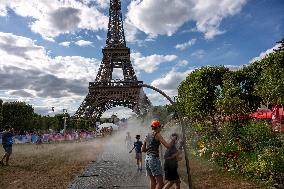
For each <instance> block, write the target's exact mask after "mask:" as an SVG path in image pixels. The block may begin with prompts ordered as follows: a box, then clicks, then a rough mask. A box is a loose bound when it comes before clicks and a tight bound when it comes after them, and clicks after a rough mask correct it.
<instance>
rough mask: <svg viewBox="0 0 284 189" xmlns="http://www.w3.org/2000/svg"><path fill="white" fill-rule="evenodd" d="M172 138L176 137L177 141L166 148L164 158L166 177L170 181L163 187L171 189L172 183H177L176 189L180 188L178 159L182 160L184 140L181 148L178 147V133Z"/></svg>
mask: <svg viewBox="0 0 284 189" xmlns="http://www.w3.org/2000/svg"><path fill="white" fill-rule="evenodd" d="M171 138H175V143H174V144H173V145H172V146H171V147H170V148H168V149H167V150H166V152H165V155H164V158H165V164H164V171H165V179H166V180H167V181H168V182H167V183H166V185H165V186H164V188H163V189H169V188H170V187H171V186H172V185H175V189H180V178H179V174H178V161H180V160H181V157H180V153H181V152H180V151H179V150H181V149H182V142H181V145H180V147H179V150H178V149H177V147H176V141H177V139H178V135H177V134H176V133H173V134H172V135H171Z"/></svg>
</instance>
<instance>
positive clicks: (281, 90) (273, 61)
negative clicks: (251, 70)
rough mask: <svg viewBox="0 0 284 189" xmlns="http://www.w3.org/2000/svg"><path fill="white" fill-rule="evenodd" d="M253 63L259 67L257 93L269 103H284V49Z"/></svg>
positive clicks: (255, 90) (255, 91) (255, 89)
mask: <svg viewBox="0 0 284 189" xmlns="http://www.w3.org/2000/svg"><path fill="white" fill-rule="evenodd" d="M253 65H257V66H258V67H259V70H260V71H259V73H258V75H259V80H258V82H257V84H256V86H255V87H254V93H255V95H257V96H259V97H261V98H262V100H263V101H264V102H265V103H266V104H267V105H269V104H282V105H283V104H284V51H282V52H275V53H271V54H269V55H268V56H266V57H265V58H263V59H262V60H260V61H257V62H254V63H253Z"/></svg>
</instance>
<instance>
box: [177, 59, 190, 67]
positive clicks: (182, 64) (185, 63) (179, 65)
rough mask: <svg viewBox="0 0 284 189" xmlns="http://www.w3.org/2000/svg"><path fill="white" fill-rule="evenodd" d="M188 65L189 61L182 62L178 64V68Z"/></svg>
mask: <svg viewBox="0 0 284 189" xmlns="http://www.w3.org/2000/svg"><path fill="white" fill-rule="evenodd" d="M186 65H188V61H187V60H181V61H179V62H178V64H177V66H178V67H183V66H186Z"/></svg>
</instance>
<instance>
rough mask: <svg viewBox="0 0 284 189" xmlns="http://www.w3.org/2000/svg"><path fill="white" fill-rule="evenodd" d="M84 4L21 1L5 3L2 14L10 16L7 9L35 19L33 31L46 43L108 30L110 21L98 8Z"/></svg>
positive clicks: (0, 6) (82, 2)
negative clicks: (61, 37) (71, 35)
mask: <svg viewBox="0 0 284 189" xmlns="http://www.w3.org/2000/svg"><path fill="white" fill-rule="evenodd" d="M86 3H87V2H84V1H77V0H68V1H47V0H45V1H38V0H29V1H19V0H4V1H3V0H2V1H1V3H0V13H1V15H2V16H4V15H7V9H8V8H9V9H12V10H13V11H14V12H15V13H16V14H17V15H19V16H22V17H29V18H33V21H31V23H30V25H29V26H30V28H31V30H32V31H33V32H35V33H39V34H40V35H41V36H42V37H43V38H44V39H47V40H53V38H54V37H57V36H59V35H60V34H65V33H74V32H77V31H79V30H80V29H87V30H92V31H97V30H106V29H107V23H108V18H107V16H105V15H103V14H102V13H101V12H99V11H98V10H97V9H96V7H94V6H93V5H92V6H91V5H90V4H86Z"/></svg>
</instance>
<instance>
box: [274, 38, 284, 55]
mask: <svg viewBox="0 0 284 189" xmlns="http://www.w3.org/2000/svg"><path fill="white" fill-rule="evenodd" d="M276 43H278V44H280V46H279V47H278V49H275V50H274V51H275V52H283V51H284V38H282V39H281V41H277V42H276Z"/></svg>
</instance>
